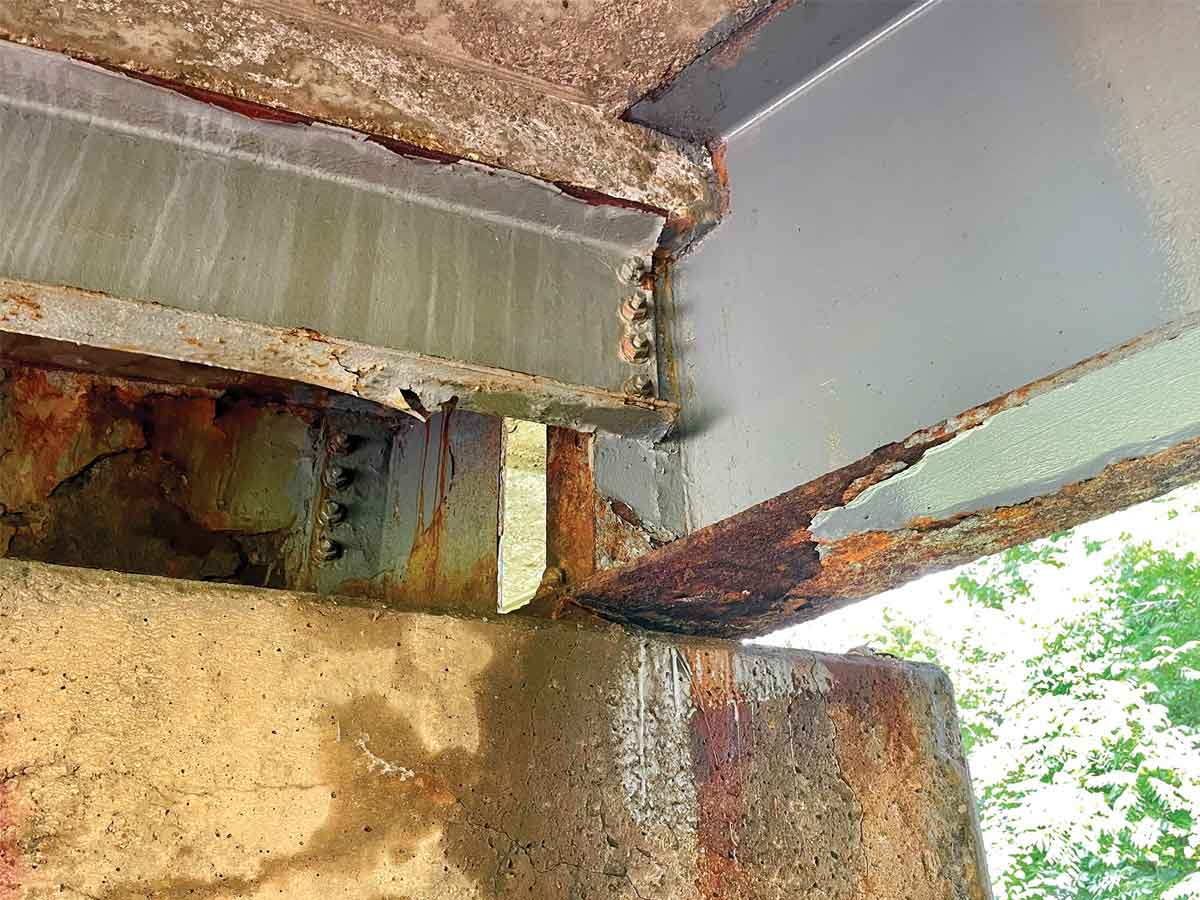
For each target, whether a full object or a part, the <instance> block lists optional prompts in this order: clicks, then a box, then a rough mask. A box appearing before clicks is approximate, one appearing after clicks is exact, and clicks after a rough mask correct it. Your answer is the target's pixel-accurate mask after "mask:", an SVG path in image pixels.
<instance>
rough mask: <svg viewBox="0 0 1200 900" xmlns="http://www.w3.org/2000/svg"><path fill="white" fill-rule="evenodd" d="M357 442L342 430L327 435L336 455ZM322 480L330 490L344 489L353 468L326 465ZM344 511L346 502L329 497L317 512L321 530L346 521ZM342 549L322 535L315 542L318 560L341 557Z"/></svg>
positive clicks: (329, 560) (352, 448) (344, 451)
mask: <svg viewBox="0 0 1200 900" xmlns="http://www.w3.org/2000/svg"><path fill="white" fill-rule="evenodd" d="M357 444H358V438H357V437H355V436H354V435H352V434H346V433H345V432H344V431H338V432H334V433H333V434H331V435H330V436H329V444H328V445H329V450H330V452H331V453H334V454H337V455H338V456H344V455H346V454H347V453H350V452H351V451H353V450H354V448H355V447H356V446H357ZM324 481H325V486H326V487H327V488H329V489H330V490H334V491H341V490H345V489H346V488H347V487H349V486H350V483H351V482H352V481H354V470H353V469H350V468H347V467H346V466H342V465H337V464H333V465H329V466H326V468H325V477H324ZM346 513H347V510H346V504H344V503H342V502H340V501H338V500H335V499H333V498H332V497H330V498H327V499H326V500H325V502H324V503H322V504H321V509H320V511H319V512H318V513H317V522H318V524H319V525H320V526H321V528H322V530H328V529H330V528H336V527H337V526H338V525H341V524H342V523H343V522H345V521H346ZM344 549H345V548H344V547H342V545H341V544H340V543H338V542H337V541H335V540H334V539H333V538H331V537H329V536H328V535H322V537H321V539H320V541H318V542H317V559H318V560H319V561H320V562H333V561H334V560H335V559H338V558H340V557H341V555H342V553H343V552H344Z"/></svg>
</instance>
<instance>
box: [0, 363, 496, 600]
mask: <svg viewBox="0 0 1200 900" xmlns="http://www.w3.org/2000/svg"><path fill="white" fill-rule="evenodd" d="M0 347H2V343H0ZM260 388H268V389H269V391H268V392H267V393H262V394H260V393H256V392H255V389H260ZM298 399H299V400H300V401H301V402H294V399H293V397H291V396H289V395H287V394H283V395H282V396H281V395H280V394H279V393H278V392H277V391H275V390H274V389H273V386H268V385H258V384H246V383H242V384H238V385H236V386H234V387H232V388H230V389H228V390H225V389H212V388H205V387H198V386H196V385H178V384H167V383H162V382H154V381H146V380H133V379H129V378H122V377H112V376H100V375H94V374H85V373H80V372H72V371H63V370H61V369H53V368H45V367H39V366H29V365H21V364H16V363H12V362H10V361H9V360H6V359H4V358H3V355H2V354H0V556H13V557H18V558H22V559H29V560H38V561H42V562H51V563H59V564H63V565H74V566H87V567H93V568H101V569H113V570H119V571H124V572H136V573H144V574H152V575H167V576H171V577H174V578H182V579H191V580H204V581H226V582H234V583H239V584H248V585H256V586H267V587H276V588H290V589H294V590H308V591H316V592H318V593H321V594H341V595H351V596H357V597H369V598H374V599H377V600H382V601H384V602H386V603H387V604H388V605H391V606H396V607H407V608H425V609H429V608H433V607H437V608H445V609H454V610H458V611H462V610H468V609H471V610H474V611H476V612H478V613H483V614H487V613H490V612H492V611H494V610H495V608H496V603H497V596H498V586H497V570H498V569H497V563H498V559H497V533H498V523H499V518H498V517H499V506H500V498H499V467H500V458H501V457H500V444H501V433H502V420H500V419H497V418H494V417H491V416H481V415H476V414H474V413H469V412H465V411H461V410H453V409H452V408H447V409H445V410H442V411H439V412H438V413H437V414H436V415H434V416H433V417H432V418H431V419H430V421H429V422H427V423H424V424H422V423H420V422H418V421H416V420H415V419H413V418H412V417H410V416H406V415H402V414H400V413H397V412H396V411H394V410H387V409H382V408H380V407H378V406H375V405H374V404H370V403H365V402H363V401H360V400H356V399H354V398H352V397H344V396H341V395H339V394H335V393H333V392H330V391H317V390H313V391H310V392H308V393H307V394H306V395H302V396H300V397H299V398H298Z"/></svg>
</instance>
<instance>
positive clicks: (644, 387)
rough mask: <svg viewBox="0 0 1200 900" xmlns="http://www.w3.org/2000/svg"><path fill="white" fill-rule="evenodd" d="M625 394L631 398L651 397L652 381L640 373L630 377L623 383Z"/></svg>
mask: <svg viewBox="0 0 1200 900" xmlns="http://www.w3.org/2000/svg"><path fill="white" fill-rule="evenodd" d="M625 393H626V394H628V395H629V396H631V397H643V398H646V397H652V396H653V395H654V380H653V379H652V378H651V377H650V376H649V375H645V374H642V373H638V374H637V375H632V376H630V378H629V379H628V380H627V381H626V382H625Z"/></svg>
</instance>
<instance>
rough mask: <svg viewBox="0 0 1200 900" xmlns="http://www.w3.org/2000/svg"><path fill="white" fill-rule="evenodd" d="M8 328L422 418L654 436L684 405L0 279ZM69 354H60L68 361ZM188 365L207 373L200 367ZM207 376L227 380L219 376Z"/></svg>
mask: <svg viewBox="0 0 1200 900" xmlns="http://www.w3.org/2000/svg"><path fill="white" fill-rule="evenodd" d="M0 333H5V334H7V335H26V336H30V337H34V338H44V339H48V340H52V341H56V342H59V345H60V346H61V344H62V343H63V342H67V343H74V344H76V345H82V347H84V348H86V347H92V348H99V349H102V350H106V351H110V352H113V353H116V354H121V356H120V357H119V358H118V359H117V360H112V359H108V360H106V361H103V362H101V363H100V364H101V365H105V366H116V367H119V368H120V370H121V371H122V372H124V373H125V374H130V373H132V372H136V371H142V370H144V369H145V368H146V367H147V364H148V361H149V362H150V363H151V364H152V363H153V359H155V358H157V359H160V360H174V361H179V362H184V363H189V364H199V365H202V366H216V367H220V368H221V369H222V370H225V371H227V372H231V373H252V374H254V375H259V376H266V377H269V378H274V379H285V380H288V381H292V382H298V383H300V384H302V385H311V386H314V387H320V388H329V389H331V390H335V391H340V392H342V393H345V394H350V395H352V396H354V397H358V398H361V399H363V400H370V401H372V402H374V403H378V404H380V405H382V406H385V407H389V408H391V409H397V410H401V411H406V412H409V413H412V414H413V415H414V416H416V417H418V418H422V419H425V418H428V416H429V415H430V414H431V412H430V411H432V410H436V409H437V408H439V407H440V406H441V405H442V404H444V403H448V402H451V401H454V402H456V403H457V404H458V406H459V407H460V408H462V409H467V410H471V411H474V412H480V413H487V414H489V415H495V416H506V417H508V418H516V419H532V420H535V421H543V422H550V423H554V424H559V425H565V426H567V427H571V428H576V429H581V430H592V429H600V430H603V431H608V432H612V433H614V434H626V435H630V436H633V437H640V438H646V439H651V440H656V439H658V438H660V437H662V435H664V434H665V433H666V432H667V431H668V430H669V429H670V428H671V426H672V425H673V423H674V421H675V419H676V416H677V414H678V409H679V408H678V406H676V405H675V404H674V403H670V402H667V401H663V400H650V399H640V398H636V397H628V396H625V395H623V394H618V393H613V392H609V391H602V390H598V389H596V388H591V387H586V386H582V385H573V384H564V383H563V382H560V381H556V380H554V379H551V378H544V377H539V376H535V375H527V374H523V373H520V372H509V371H505V370H501V369H495V368H489V367H487V366H480V365H472V364H469V363H462V362H455V361H452V360H445V359H439V358H436V357H430V356H424V355H421V354H417V353H409V352H404V351H399V350H389V349H387V348H384V347H377V346H371V345H368V344H362V343H357V342H354V341H348V340H344V339H342V338H337V337H333V336H330V335H326V334H321V333H319V332H316V331H313V330H311V329H307V328H277V327H272V326H268V325H262V324H259V323H255V322H244V321H236V320H233V319H227V318H224V317H221V316H214V315H209V314H205V313H196V312H188V311H186V310H179V309H172V308H170V307H165V306H159V305H158V304H153V303H144V302H139V301H135V300H126V299H121V298H117V297H110V296H107V295H103V294H96V293H92V292H89V291H80V290H75V289H72V288H61V287H53V286H49V285H42V284H33V283H30V282H17V281H10V280H6V279H2V278H0ZM78 353H79V354H82V355H83V359H82V361H81V362H80V363H79V365H78V366H76V367H82V368H88V369H90V368H92V367H93V366H94V365H96V362H95V360H94V359H93V358H92V357H88V356H87V353H86V350H84V349H81V350H79V351H78ZM66 356H69V354H65V353H60V358H65V357H66ZM71 365H73V366H74V365H75V364H74V363H71ZM191 371H192V373H193V375H194V376H195V377H199V375H198V371H199V370H197V369H192V370H191ZM208 377H209V378H210V379H211V380H216V381H221V380H222V377H220V376H216V375H212V374H211V373H210V375H209V376H208ZM229 377H232V378H236V379H237V380H242V379H243V378H244V376H243V375H240V374H239V375H237V376H232V375H231V376H229Z"/></svg>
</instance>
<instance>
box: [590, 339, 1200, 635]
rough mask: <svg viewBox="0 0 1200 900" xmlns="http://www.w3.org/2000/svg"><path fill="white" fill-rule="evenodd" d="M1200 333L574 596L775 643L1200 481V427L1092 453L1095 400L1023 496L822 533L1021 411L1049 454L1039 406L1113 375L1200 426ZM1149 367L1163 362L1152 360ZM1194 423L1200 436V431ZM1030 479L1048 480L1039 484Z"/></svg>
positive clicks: (1048, 382)
mask: <svg viewBox="0 0 1200 900" xmlns="http://www.w3.org/2000/svg"><path fill="white" fill-rule="evenodd" d="M1197 335H1200V331H1197V326H1196V323H1195V321H1193V320H1188V321H1182V322H1179V323H1176V324H1175V325H1172V326H1170V327H1167V328H1164V329H1160V330H1158V331H1155V332H1153V333H1151V334H1149V335H1146V336H1143V337H1141V338H1138V339H1137V340H1133V341H1129V342H1127V343H1125V344H1122V345H1121V346H1120V347H1117V348H1114V349H1113V350H1111V351H1108V352H1106V353H1101V354H1098V355H1096V356H1094V357H1092V358H1090V359H1087V360H1085V361H1083V362H1081V363H1080V364H1078V365H1077V366H1073V367H1071V368H1070V369H1066V370H1063V371H1062V372H1059V373H1056V374H1055V375H1052V376H1050V377H1048V378H1045V379H1042V380H1041V381H1038V382H1034V383H1032V384H1030V385H1026V386H1025V387H1022V388H1020V389H1018V390H1016V391H1013V392H1010V393H1008V394H1005V395H1003V396H1001V397H999V398H997V399H996V400H994V401H992V402H991V403H987V404H984V405H982V406H979V407H976V408H974V409H972V410H968V411H967V412H965V413H963V414H962V415H959V416H956V417H955V418H953V419H950V420H947V421H945V422H942V423H940V424H938V425H936V426H934V427H932V428H929V429H925V430H923V431H920V432H917V433H915V434H913V435H911V436H910V437H908V438H907V439H906V440H903V441H898V442H895V443H892V444H888V445H886V446H884V447H881V448H879V449H878V450H876V451H875V452H873V453H872V454H870V455H869V456H866V457H864V458H862V459H860V460H858V461H857V462H855V463H852V464H851V465H848V466H844V467H843V468H841V469H838V470H836V471H834V472H830V473H829V474H827V475H824V476H822V477H820V478H817V479H815V480H813V481H810V482H808V483H806V484H803V485H801V486H799V487H797V488H795V489H793V490H791V491H789V492H787V493H785V494H782V495H780V496H778V497H776V498H774V499H771V500H768V501H766V502H765V503H761V504H759V505H757V506H754V507H751V508H750V509H748V510H746V511H745V512H743V513H739V514H738V515H735V516H732V517H730V518H728V519H724V520H722V521H720V522H718V523H716V524H714V525H711V526H709V527H707V528H704V529H701V530H699V531H697V532H695V533H693V534H692V535H690V536H688V537H687V538H684V539H682V540H679V541H676V542H674V543H671V544H668V545H667V546H665V547H662V548H661V549H658V550H655V551H653V552H651V553H649V554H647V555H646V556H643V557H642V558H640V559H638V560H636V561H634V562H633V563H632V564H631V565H629V566H626V567H624V568H619V569H612V570H609V571H603V572H599V573H598V574H597V575H595V576H594V577H593V578H592V579H591V580H590V581H589V582H587V583H585V584H584V585H582V586H579V587H578V588H577V589H576V590H575V591H574V592H573V594H572V597H573V600H574V602H576V603H579V604H581V605H583V606H584V607H586V608H588V609H591V610H593V611H595V612H598V613H599V614H601V615H603V616H605V617H607V618H611V619H614V620H616V621H621V622H630V623H635V624H638V625H642V626H646V627H650V628H656V629H663V630H673V631H682V632H686V633H692V634H711V635H744V634H761V633H765V632H768V631H771V630H774V629H776V628H780V627H782V626H784V625H787V624H791V623H794V622H797V621H802V620H804V619H808V618H811V617H813V616H817V615H820V614H821V613H823V612H827V611H829V610H831V609H834V608H836V607H838V606H840V605H843V604H845V603H847V602H850V601H852V600H856V599H861V598H863V597H868V596H871V595H873V594H876V593H879V592H881V591H883V590H887V589H888V588H892V587H895V586H897V585H899V584H902V583H903V582H905V581H908V580H910V579H913V578H917V577H919V576H920V575H923V574H926V573H927V572H931V571H936V570H938V569H943V568H947V567H950V566H954V565H958V564H961V563H965V562H969V561H971V560H973V559H976V558H978V557H980V556H983V555H985V554H988V553H994V552H997V551H999V550H1002V549H1004V548H1006V547H1010V546H1013V545H1015V544H1019V543H1023V542H1026V541H1029V540H1032V539H1034V538H1038V537H1042V536H1045V535H1047V534H1050V533H1052V532H1055V531H1059V530H1062V529H1064V528H1069V527H1073V526H1075V525H1078V524H1080V523H1082V522H1085V521H1088V520H1091V519H1094V518H1097V517H1099V516H1102V515H1105V514H1107V513H1110V512H1114V511H1116V510H1118V509H1122V508H1124V507H1126V506H1129V505H1131V504H1133V503H1137V502H1140V501H1142V500H1146V499H1150V498H1151V497H1154V496H1157V495H1159V494H1161V493H1165V492H1167V491H1169V490H1172V489H1173V488H1175V487H1178V486H1180V485H1183V484H1187V483H1189V482H1190V481H1195V480H1197V479H1200V438H1196V437H1193V436H1191V431H1180V430H1179V429H1178V428H1177V427H1174V426H1172V427H1171V428H1167V429H1166V430H1165V431H1164V432H1163V434H1162V436H1161V437H1162V440H1161V441H1158V442H1156V443H1154V444H1152V445H1145V446H1142V445H1138V446H1124V445H1119V446H1110V445H1108V444H1104V445H1095V446H1093V445H1091V444H1089V443H1088V442H1087V441H1085V440H1083V438H1084V437H1086V436H1087V435H1088V434H1089V433H1090V432H1088V430H1087V429H1086V428H1085V427H1084V424H1083V423H1085V422H1086V421H1087V420H1088V419H1089V418H1091V417H1100V418H1104V416H1105V410H1104V409H1103V408H1101V407H1100V406H1086V407H1084V408H1080V409H1077V410H1075V411H1074V412H1073V413H1072V415H1071V416H1069V417H1066V418H1064V419H1063V420H1062V422H1060V423H1059V426H1060V427H1063V428H1067V427H1071V428H1073V429H1074V431H1073V435H1074V442H1075V443H1074V444H1073V446H1074V447H1075V449H1076V450H1077V453H1078V463H1072V464H1070V465H1067V464H1063V463H1061V461H1055V462H1054V463H1053V465H1052V466H1051V467H1050V468H1048V469H1047V468H1045V467H1042V468H1039V467H1038V463H1039V460H1038V459H1023V458H1021V459H1018V458H1009V459H1007V460H1006V461H1003V462H1005V463H1006V465H1007V466H1008V469H1007V470H1006V471H1009V472H1011V474H1012V476H1013V478H1014V479H1015V481H1014V485H1015V486H1016V487H1019V488H1020V489H1021V493H1015V494H1014V497H1015V498H1016V499H1014V500H1011V501H1008V502H1005V501H1003V500H997V498H996V496H979V497H975V498H973V499H974V503H973V504H967V508H966V509H965V510H962V511H959V508H958V507H955V511H954V512H952V513H949V514H946V515H945V516H944V517H942V518H936V517H931V516H928V515H915V516H913V517H912V518H911V519H909V520H907V521H905V522H904V523H903V525H902V526H900V527H896V526H894V525H891V524H890V523H881V524H880V526H879V527H878V528H877V527H876V526H874V525H873V524H872V523H871V522H870V521H866V520H864V521H861V522H859V523H858V524H857V525H856V526H855V527H854V528H853V529H851V530H850V531H849V532H847V533H844V534H843V533H840V532H839V533H837V534H830V535H824V536H823V534H822V532H821V529H820V528H819V527H818V525H816V524H814V523H816V522H818V521H819V520H820V519H821V518H828V516H829V514H830V512H831V511H836V510H839V509H841V508H842V507H848V506H849V505H851V504H853V502H854V501H855V500H856V499H858V498H860V497H862V496H864V495H865V492H867V491H869V490H876V491H878V490H881V489H883V488H885V487H886V486H887V485H888V482H889V479H893V478H897V477H899V478H909V477H912V478H914V479H917V478H919V477H920V474H921V470H920V469H919V468H918V467H919V466H920V465H921V462H922V460H923V459H924V458H925V457H926V455H927V454H930V453H931V452H939V453H943V452H947V451H946V450H943V449H941V448H947V447H948V446H949V445H950V443H951V442H952V441H957V442H960V443H959V444H956V445H955V446H956V447H957V446H964V447H965V446H967V444H966V443H965V442H967V441H970V440H971V438H972V432H973V431H974V430H975V429H978V428H980V427H982V426H989V425H990V426H991V427H992V429H993V430H996V429H997V428H998V427H999V420H1000V417H1002V416H1003V417H1008V420H1007V421H1006V422H1005V426H1004V427H1006V428H1010V429H1011V428H1013V427H1017V428H1020V427H1021V425H1022V423H1023V422H1024V423H1028V429H1029V440H1030V442H1031V445H1036V443H1037V441H1038V440H1042V439H1043V438H1044V435H1045V433H1046V428H1047V427H1049V428H1053V427H1054V424H1053V423H1051V424H1050V425H1049V426H1048V425H1047V424H1046V422H1044V421H1043V420H1042V417H1041V416H1040V414H1038V413H1036V408H1037V406H1038V404H1039V402H1040V401H1042V400H1044V399H1047V398H1051V397H1060V396H1062V397H1067V398H1068V399H1070V398H1083V397H1087V396H1088V392H1087V390H1086V388H1087V387H1088V385H1089V384H1090V382H1091V381H1093V380H1096V379H1101V378H1103V379H1104V380H1105V383H1107V382H1108V381H1111V380H1112V378H1113V376H1114V374H1115V375H1117V376H1120V375H1121V374H1122V372H1125V373H1126V374H1127V378H1126V379H1125V380H1126V382H1127V384H1128V391H1134V392H1136V391H1137V390H1145V391H1148V392H1150V393H1153V394H1155V397H1154V398H1153V401H1151V400H1149V399H1147V400H1146V402H1145V404H1144V405H1145V407H1146V409H1147V411H1148V414H1149V415H1153V411H1154V408H1155V405H1156V404H1161V405H1165V406H1166V407H1168V408H1169V409H1170V411H1171V413H1172V415H1174V414H1175V413H1179V412H1182V413H1184V414H1185V415H1186V414H1187V413H1188V410H1193V412H1194V416H1193V418H1195V419H1200V411H1195V410H1194V407H1195V405H1196V403H1197V395H1196V394H1195V392H1194V391H1193V390H1192V382H1193V381H1194V360H1195V355H1194V351H1193V350H1192V340H1193V339H1194V338H1195V337H1196V336H1197ZM1151 361H1152V362H1154V365H1153V366H1149V365H1146V363H1147V362H1151ZM1181 373H1182V374H1181ZM1151 376H1153V377H1151ZM1172 390H1175V391H1176V393H1174V394H1173V393H1172ZM1180 391H1186V392H1187V393H1186V394H1182V393H1179V392H1180ZM1119 394H1120V392H1114V391H1109V392H1108V394H1107V396H1109V398H1110V399H1111V400H1113V401H1114V402H1115V401H1122V402H1123V401H1124V399H1125V395H1123V394H1121V395H1119ZM1118 395H1119V396H1118ZM1133 396H1135V397H1136V396H1137V395H1136V393H1135V394H1134V395H1133ZM1164 421H1165V420H1164ZM1193 424H1194V425H1195V426H1196V427H1200V421H1195V422H1193ZM1193 430H1194V429H1193ZM1065 439H1066V440H1068V441H1071V440H1072V436H1071V435H1067V436H1066V438H1065ZM1163 445H1165V446H1163ZM1092 462H1095V463H1096V465H1095V467H1094V469H1095V471H1093V467H1091V466H1090V464H1091V463H1092ZM1030 471H1032V472H1034V474H1035V475H1036V476H1037V479H1036V480H1030V479H1031V476H1030V475H1029V474H1028V473H1029V472H1030ZM917 486H918V487H919V482H918V483H917ZM917 496H919V492H918V494H917Z"/></svg>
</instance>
